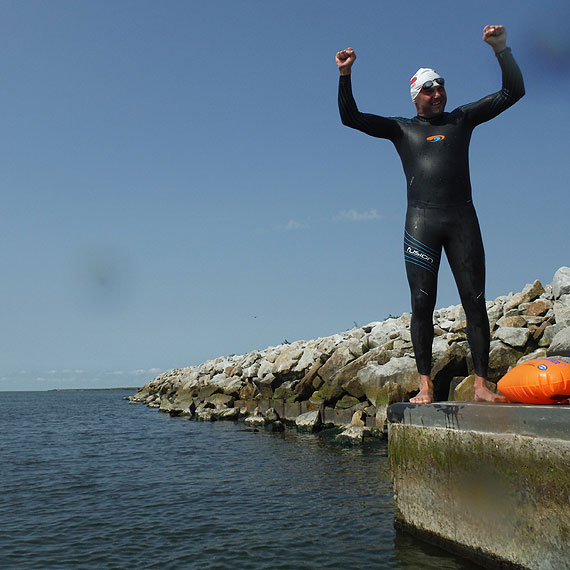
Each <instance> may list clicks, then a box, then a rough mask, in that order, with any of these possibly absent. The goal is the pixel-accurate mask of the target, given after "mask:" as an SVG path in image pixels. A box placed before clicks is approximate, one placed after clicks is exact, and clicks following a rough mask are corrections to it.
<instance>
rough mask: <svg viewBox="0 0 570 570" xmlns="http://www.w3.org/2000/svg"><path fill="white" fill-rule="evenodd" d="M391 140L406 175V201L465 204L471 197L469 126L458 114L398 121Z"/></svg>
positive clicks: (470, 130) (470, 129)
mask: <svg viewBox="0 0 570 570" xmlns="http://www.w3.org/2000/svg"><path fill="white" fill-rule="evenodd" d="M401 129H402V136H401V137H400V138H399V140H398V141H397V142H396V143H395V144H396V150H397V151H398V154H399V155H400V159H401V161H402V166H403V168H404V172H405V174H406V181H407V188H408V200H409V201H410V203H426V204H434V205H443V204H447V205H449V204H458V203H465V202H467V201H469V200H470V199H471V184H470V181H469V142H470V140H471V133H472V128H471V127H470V126H469V125H467V124H466V123H465V121H463V120H462V117H461V114H460V113H459V114H458V113H451V114H449V113H448V114H446V115H444V117H443V118H442V119H441V120H439V121H437V123H435V122H434V123H429V122H426V121H422V120H420V119H417V118H416V119H413V120H412V121H410V122H408V123H405V124H402V125H401Z"/></svg>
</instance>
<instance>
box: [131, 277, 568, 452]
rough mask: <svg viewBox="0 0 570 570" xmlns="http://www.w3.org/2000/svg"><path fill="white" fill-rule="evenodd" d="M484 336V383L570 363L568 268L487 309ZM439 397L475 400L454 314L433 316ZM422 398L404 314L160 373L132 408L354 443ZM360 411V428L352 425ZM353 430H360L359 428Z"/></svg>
mask: <svg viewBox="0 0 570 570" xmlns="http://www.w3.org/2000/svg"><path fill="white" fill-rule="evenodd" d="M487 311H488V315H489V323H490V327H491V349H490V362H489V380H490V381H491V382H496V381H498V380H499V379H500V378H501V377H502V376H503V375H504V374H505V373H506V372H507V371H508V370H510V369H511V368H512V367H514V366H516V365H517V364H518V363H520V362H523V361H525V360H528V359H530V358H541V357H546V356H559V357H570V267H561V268H560V269H558V271H557V272H556V273H555V275H554V278H553V281H552V284H550V285H547V286H546V287H544V286H543V285H542V284H541V283H540V281H534V282H533V283H531V284H529V285H527V286H526V287H525V288H524V289H523V290H522V291H521V292H518V293H509V294H508V295H503V296H500V297H498V298H497V299H495V300H494V301H488V302H487ZM434 327H435V338H434V344H433V377H434V382H435V384H436V398H437V397H438V395H439V399H444V400H447V399H449V400H453V399H457V400H459V399H463V400H464V399H466V398H468V397H470V396H469V395H470V394H472V391H471V392H470V388H469V385H470V383H471V384H472V380H473V366H472V361H471V357H470V354H469V346H468V343H467V336H466V322H465V314H464V312H463V309H462V308H461V305H457V306H451V307H447V308H440V309H437V310H436V311H435V312H434ZM418 389H419V377H418V374H417V370H416V367H415V361H414V354H413V347H412V343H411V337H410V314H409V313H404V314H403V315H401V316H400V317H397V318H396V317H391V318H388V319H386V320H385V321H382V322H372V323H370V324H368V325H365V326H363V327H358V328H354V329H352V330H348V331H345V332H343V333H338V334H335V335H333V336H330V337H324V338H318V339H314V340H308V341H302V340H299V341H296V342H293V343H290V344H282V345H279V346H270V347H268V348H266V349H264V350H254V351H252V352H249V353H247V354H244V355H232V356H222V357H220V358H216V359H214V360H209V361H207V362H204V363H202V364H199V365H197V366H188V367H186V368H180V369H176V370H171V371H169V372H165V373H164V374H161V375H160V376H157V377H156V378H155V379H154V380H152V381H151V382H149V383H148V384H146V385H145V386H143V387H142V388H140V390H139V391H138V392H137V393H136V394H135V395H133V396H131V397H130V398H129V399H130V401H131V403H143V404H146V405H147V406H150V407H155V408H159V410H160V411H163V412H166V413H169V414H171V415H184V416H188V417H192V418H194V419H197V420H202V421H214V420H224V419H226V420H234V421H235V420H237V419H244V418H245V421H247V422H248V424H249V425H250V426H262V425H266V424H272V423H276V422H278V426H277V427H279V429H280V426H279V424H281V422H282V421H283V422H287V423H291V424H293V423H295V424H296V425H297V426H298V427H299V428H300V429H309V430H312V431H313V430H317V429H320V428H322V427H327V426H342V427H344V428H345V430H344V432H343V434H342V438H343V439H346V438H352V439H354V440H356V441H360V440H362V439H363V437H364V436H365V435H366V434H368V433H369V430H370V429H372V430H373V431H376V432H378V433H381V432H383V431H384V429H385V425H386V410H387V407H388V405H389V404H391V403H393V402H399V401H407V400H408V399H409V398H410V397H411V396H412V395H413V394H414V393H415V392H416V391H417V390H418ZM355 412H358V418H359V422H358V423H357V425H354V424H353V425H352V426H351V425H350V424H351V418H353V417H354V415H355ZM356 428H358V429H356Z"/></svg>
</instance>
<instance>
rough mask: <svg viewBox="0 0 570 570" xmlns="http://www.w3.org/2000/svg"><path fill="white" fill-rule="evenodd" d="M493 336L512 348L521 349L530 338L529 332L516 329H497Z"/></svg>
mask: <svg viewBox="0 0 570 570" xmlns="http://www.w3.org/2000/svg"><path fill="white" fill-rule="evenodd" d="M494 336H495V338H497V339H499V340H500V341H502V342H504V343H505V344H508V345H509V346H512V347H513V348H522V347H524V346H525V345H526V343H527V341H528V339H529V337H530V331H529V330H528V329H524V328H518V327H499V328H498V329H497V330H496V331H495V332H494Z"/></svg>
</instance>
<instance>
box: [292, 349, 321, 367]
mask: <svg viewBox="0 0 570 570" xmlns="http://www.w3.org/2000/svg"><path fill="white" fill-rule="evenodd" d="M320 355H321V353H320V352H319V351H318V350H316V349H315V348H305V350H303V355H302V356H301V358H300V359H299V362H297V365H296V366H295V368H293V372H303V371H304V370H307V369H308V368H310V367H311V366H312V365H313V364H314V363H315V361H316V360H317V358H319V357H320Z"/></svg>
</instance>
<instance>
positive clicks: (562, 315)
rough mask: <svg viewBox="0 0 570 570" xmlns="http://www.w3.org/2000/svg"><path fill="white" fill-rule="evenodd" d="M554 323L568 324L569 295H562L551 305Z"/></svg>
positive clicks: (569, 323)
mask: <svg viewBox="0 0 570 570" xmlns="http://www.w3.org/2000/svg"><path fill="white" fill-rule="evenodd" d="M553 312H554V320H555V321H556V324H558V325H563V326H565V327H568V326H570V295H562V296H561V297H560V298H559V299H558V300H557V301H554V306H553Z"/></svg>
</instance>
